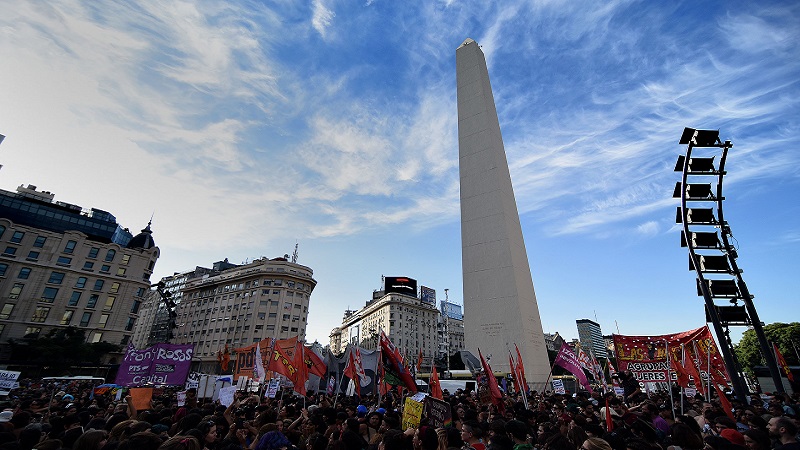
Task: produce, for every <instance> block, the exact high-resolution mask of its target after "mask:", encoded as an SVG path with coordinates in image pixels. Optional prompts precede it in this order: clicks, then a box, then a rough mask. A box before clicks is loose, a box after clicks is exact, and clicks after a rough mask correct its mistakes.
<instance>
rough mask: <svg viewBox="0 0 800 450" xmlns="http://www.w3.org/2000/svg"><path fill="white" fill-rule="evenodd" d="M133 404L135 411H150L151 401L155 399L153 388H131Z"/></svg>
mask: <svg viewBox="0 0 800 450" xmlns="http://www.w3.org/2000/svg"><path fill="white" fill-rule="evenodd" d="M129 392H130V394H131V403H133V409H135V410H137V411H141V410H144V409H150V400H152V399H153V388H131V389H130V391H129Z"/></svg>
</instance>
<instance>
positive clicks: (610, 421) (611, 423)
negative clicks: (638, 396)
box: [606, 397, 614, 433]
mask: <svg viewBox="0 0 800 450" xmlns="http://www.w3.org/2000/svg"><path fill="white" fill-rule="evenodd" d="M606 431H607V432H609V433H611V432H612V431H614V419H612V418H611V408H609V407H608V397H606Z"/></svg>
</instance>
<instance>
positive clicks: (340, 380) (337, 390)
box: [333, 344, 350, 409]
mask: <svg viewBox="0 0 800 450" xmlns="http://www.w3.org/2000/svg"><path fill="white" fill-rule="evenodd" d="M349 347H350V344H347V347H346V348H347V349H348V350H349ZM346 353H347V351H346V350H345V354H346ZM336 370H339V363H338V362H337V363H336ZM343 376H344V370H342V371H341V373H339V382H338V383H337V384H336V396H334V397H333V409H336V402H337V401H338V400H339V389H341V388H342V377H343Z"/></svg>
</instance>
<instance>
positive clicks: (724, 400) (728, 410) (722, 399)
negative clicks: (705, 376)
mask: <svg viewBox="0 0 800 450" xmlns="http://www.w3.org/2000/svg"><path fill="white" fill-rule="evenodd" d="M712 384H713V385H714V389H715V390H716V391H717V397H719V403H720V404H721V405H722V410H723V411H725V414H727V415H728V417H730V418H731V419H733V420H736V418H735V417H734V416H733V408H732V407H731V402H730V400H728V397H726V396H725V393H724V392H722V389H720V388H719V385H717V383H712Z"/></svg>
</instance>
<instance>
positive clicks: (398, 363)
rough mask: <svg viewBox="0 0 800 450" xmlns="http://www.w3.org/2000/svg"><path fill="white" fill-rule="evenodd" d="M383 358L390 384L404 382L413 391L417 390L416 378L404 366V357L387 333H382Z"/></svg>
mask: <svg viewBox="0 0 800 450" xmlns="http://www.w3.org/2000/svg"><path fill="white" fill-rule="evenodd" d="M380 346H381V360H382V363H383V371H384V377H385V379H386V381H387V382H389V383H390V384H397V385H400V384H402V385H403V386H405V388H406V389H408V390H409V391H411V392H417V384H416V383H414V378H412V377H411V374H410V373H409V372H408V370H407V369H406V368H405V367H404V366H403V357H402V356H401V355H400V351H399V350H398V349H397V347H395V346H394V344H393V343H392V341H391V340H390V339H389V337H388V336H386V334H385V333H384V332H383V331H381V334H380Z"/></svg>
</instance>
